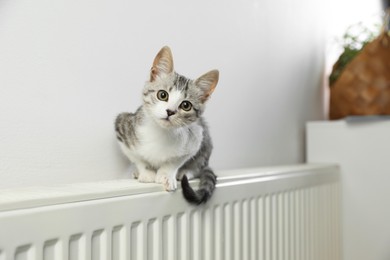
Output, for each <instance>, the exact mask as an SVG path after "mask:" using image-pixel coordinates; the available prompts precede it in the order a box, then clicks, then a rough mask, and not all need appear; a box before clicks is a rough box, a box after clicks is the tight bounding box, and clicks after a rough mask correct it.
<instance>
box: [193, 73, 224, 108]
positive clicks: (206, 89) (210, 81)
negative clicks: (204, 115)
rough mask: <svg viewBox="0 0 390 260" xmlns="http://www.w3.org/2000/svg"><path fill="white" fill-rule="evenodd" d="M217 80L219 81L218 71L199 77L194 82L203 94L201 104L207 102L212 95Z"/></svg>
mask: <svg viewBox="0 0 390 260" xmlns="http://www.w3.org/2000/svg"><path fill="white" fill-rule="evenodd" d="M218 79H219V71H218V70H212V71H209V72H207V73H206V74H204V75H202V76H200V77H199V78H198V79H197V80H196V81H195V84H196V85H197V86H198V87H199V88H200V89H201V90H202V92H203V98H202V102H205V101H207V99H208V98H209V97H210V95H211V94H212V93H213V91H214V89H215V87H216V86H217V83H218Z"/></svg>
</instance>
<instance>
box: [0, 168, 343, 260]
mask: <svg viewBox="0 0 390 260" xmlns="http://www.w3.org/2000/svg"><path fill="white" fill-rule="evenodd" d="M224 175H227V176H226V177H220V178H219V184H218V186H217V189H216V191H215V194H214V196H213V198H212V199H211V201H209V202H208V203H207V204H206V205H204V206H199V207H194V206H189V205H188V204H187V203H186V202H185V201H184V199H183V198H182V194H181V191H180V190H179V191H177V192H175V193H167V192H165V191H162V190H161V187H160V186H159V185H155V184H138V183H136V182H135V181H133V180H120V181H109V182H102V183H94V184H79V185H71V186H63V187H52V188H44V189H41V190H38V189H24V190H9V191H0V260H6V259H7V260H8V259H16V260H22V259H23V260H24V259H30V260H40V259H44V260H65V259H71V260H75V259H78V260H83V259H86V260H90V259H92V260H95V259H101V260H106V259H113V260H114V259H115V260H116V259H120V260H125V259H126V260H129V259H130V260H141V259H143V260H157V259H167V260H187V259H188V260H233V259H234V260H247V259H248V260H255V259H256V260H257V259H267V260H268V259H269V260H276V259H295V260H305V259H307V260H317V259H318V260H322V259H323V260H327V259H331V260H337V259H341V252H340V250H341V249H340V213H339V212H340V197H339V196H340V191H339V188H340V185H339V173H338V168H337V167H335V166H330V165H297V166H291V167H274V168H267V169H264V168H263V169H248V170H242V171H231V172H225V173H224ZM194 185H196V184H194Z"/></svg>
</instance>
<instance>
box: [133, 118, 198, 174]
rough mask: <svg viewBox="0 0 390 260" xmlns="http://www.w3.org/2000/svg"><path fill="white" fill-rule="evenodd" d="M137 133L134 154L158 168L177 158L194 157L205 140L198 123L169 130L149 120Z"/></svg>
mask: <svg viewBox="0 0 390 260" xmlns="http://www.w3.org/2000/svg"><path fill="white" fill-rule="evenodd" d="M136 131H137V137H138V141H139V142H138V144H137V145H136V149H135V151H133V153H136V154H137V155H138V156H140V157H141V158H142V159H143V160H146V161H147V162H148V163H149V164H151V165H154V166H156V167H158V166H160V165H162V164H164V163H166V162H168V161H170V160H172V159H175V158H182V157H192V156H194V155H195V154H196V152H197V151H198V150H199V148H200V145H201V143H202V139H203V129H202V127H201V126H200V125H199V124H198V123H193V124H191V125H189V126H186V127H182V128H175V129H167V128H162V127H160V126H159V125H157V124H156V123H155V122H154V121H152V120H150V119H149V120H145V121H144V122H143V123H142V124H141V125H139V126H138V127H137V130H136Z"/></svg>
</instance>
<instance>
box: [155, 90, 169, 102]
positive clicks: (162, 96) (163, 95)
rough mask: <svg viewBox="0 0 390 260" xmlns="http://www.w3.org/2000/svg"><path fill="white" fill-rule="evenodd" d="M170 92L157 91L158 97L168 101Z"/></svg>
mask: <svg viewBox="0 0 390 260" xmlns="http://www.w3.org/2000/svg"><path fill="white" fill-rule="evenodd" d="M168 97H169V95H168V93H167V92H166V91H165V90H159V91H158V92H157V98H158V99H160V100H161V101H168Z"/></svg>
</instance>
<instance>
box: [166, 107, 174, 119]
mask: <svg viewBox="0 0 390 260" xmlns="http://www.w3.org/2000/svg"><path fill="white" fill-rule="evenodd" d="M174 114H176V112H175V111H172V110H170V109H167V115H168V117H170V116H172V115H174Z"/></svg>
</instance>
